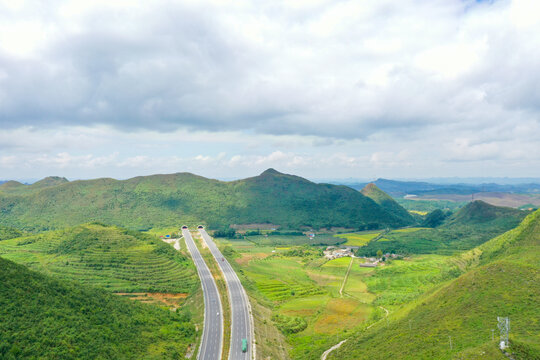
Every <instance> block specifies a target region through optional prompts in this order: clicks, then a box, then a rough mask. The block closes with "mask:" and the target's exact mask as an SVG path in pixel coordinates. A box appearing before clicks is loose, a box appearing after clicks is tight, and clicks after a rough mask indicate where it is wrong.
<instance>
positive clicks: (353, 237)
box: [334, 231, 381, 246]
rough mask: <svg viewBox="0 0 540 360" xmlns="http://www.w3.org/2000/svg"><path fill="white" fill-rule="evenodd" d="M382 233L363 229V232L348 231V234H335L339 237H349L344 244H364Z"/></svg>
mask: <svg viewBox="0 0 540 360" xmlns="http://www.w3.org/2000/svg"><path fill="white" fill-rule="evenodd" d="M380 234H381V232H380V231H363V232H356V233H348V234H336V235H334V236H335V237H338V238H345V239H347V242H346V243H344V244H343V245H349V246H364V245H366V244H367V243H368V242H370V241H371V240H373V239H375V238H376V237H377V236H379V235H380Z"/></svg>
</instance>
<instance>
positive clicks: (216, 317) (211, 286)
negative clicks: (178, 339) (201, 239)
mask: <svg viewBox="0 0 540 360" xmlns="http://www.w3.org/2000/svg"><path fill="white" fill-rule="evenodd" d="M182 234H183V235H184V239H185V240H186V246H187V248H188V250H189V252H190V254H191V257H192V258H193V262H194V263H195V266H196V267H197V272H198V273H199V278H200V279H201V284H202V289H203V293H204V325H203V335H202V339H201V346H200V347H199V354H198V355H197V359H200V360H218V359H221V351H222V348H223V315H222V314H223V309H222V306H221V299H220V297H219V292H218V288H217V286H216V282H215V280H214V277H213V276H212V273H211V272H210V269H208V266H207V265H206V263H205V262H204V259H203V257H202V255H201V253H200V252H199V249H197V246H196V245H195V242H194V241H193V238H192V237H191V233H190V232H189V229H182ZM239 359H240V358H239Z"/></svg>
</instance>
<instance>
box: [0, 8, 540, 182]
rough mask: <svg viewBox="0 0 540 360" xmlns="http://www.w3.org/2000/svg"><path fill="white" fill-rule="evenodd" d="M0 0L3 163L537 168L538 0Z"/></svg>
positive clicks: (61, 170) (367, 172)
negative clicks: (231, 0)
mask: <svg viewBox="0 0 540 360" xmlns="http://www.w3.org/2000/svg"><path fill="white" fill-rule="evenodd" d="M134 3H135V2H133V1H121V0H118V1H110V0H93V1H86V0H84V1H57V0H47V1H22V0H18V1H13V0H0V179H29V178H40V177H44V176H47V175H61V176H66V177H68V178H70V179H79V178H95V177H103V176H108V177H115V178H127V177H131V176H136V175H145V174H152V173H171V172H181V171H190V172H195V173H198V174H201V175H205V176H210V177H217V178H239V177H244V176H251V175H255V174H257V173H259V172H260V171H262V170H264V169H266V168H268V167H274V168H276V169H278V170H280V171H283V172H288V173H295V174H299V175H302V176H306V177H309V178H313V179H317V178H351V177H352V178H376V177H390V178H415V177H416V178H420V177H441V176H462V177H465V176H466V177H474V176H496V177H498V176H509V177H540V2H539V1H537V0H513V1H510V0H492V1H473V0H430V1H426V0H399V1H397V0H391V1H387V0H377V1H371V0H352V1H338V0H336V1H325V0H299V1H282V2H280V1H268V2H265V1H242V0H236V1H233V2H228V1H223V0H215V1H205V0H203V1H200V0H197V1H161V0H153V1H144V2H143V1H141V2H139V3H140V4H139V5H134Z"/></svg>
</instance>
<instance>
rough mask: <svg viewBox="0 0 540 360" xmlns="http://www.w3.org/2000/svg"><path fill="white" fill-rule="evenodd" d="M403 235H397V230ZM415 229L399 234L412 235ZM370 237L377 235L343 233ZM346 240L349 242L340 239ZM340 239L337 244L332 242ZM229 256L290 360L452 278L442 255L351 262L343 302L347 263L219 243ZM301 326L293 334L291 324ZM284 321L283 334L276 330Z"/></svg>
mask: <svg viewBox="0 0 540 360" xmlns="http://www.w3.org/2000/svg"><path fill="white" fill-rule="evenodd" d="M404 230H405V229H404ZM415 230H419V228H414V229H413V228H410V229H406V230H405V232H413V231H415ZM351 234H353V235H363V236H365V237H368V236H370V237H374V236H377V235H378V234H379V232H371V233H370V234H366V233H351ZM345 235H349V234H345ZM340 236H342V235H341V234H340ZM219 242H220V245H221V246H222V247H223V246H225V247H231V248H233V249H234V252H235V255H234V260H235V263H236V266H238V269H240V270H241V272H242V273H243V276H244V277H245V278H246V281H248V282H249V283H250V285H249V286H248V287H247V289H248V291H249V292H250V293H251V295H252V296H255V297H256V298H259V297H262V299H264V300H263V303H266V304H269V305H267V306H268V307H269V309H271V312H272V314H274V315H273V316H274V317H275V316H276V314H277V315H278V316H281V317H278V318H277V320H275V319H274V318H272V319H267V320H266V321H272V322H275V321H278V322H277V323H276V326H278V325H279V326H281V329H282V331H286V332H285V333H284V335H285V336H286V338H287V341H288V343H289V344H290V345H291V349H292V350H290V356H291V357H292V358H293V359H310V358H318V357H319V356H320V354H321V353H322V352H323V351H324V350H326V349H327V348H328V347H330V346H332V345H334V344H335V343H337V342H339V341H340V340H341V339H343V338H342V337H343V336H346V334H347V333H348V332H352V331H355V329H359V328H360V327H362V326H365V324H369V323H373V322H374V321H376V320H377V319H381V318H382V317H384V314H385V312H384V311H383V310H382V309H381V308H380V306H382V307H383V308H385V309H387V310H389V311H390V312H393V311H395V310H396V309H398V308H400V307H401V306H404V305H406V304H407V303H409V302H410V301H413V300H414V299H417V298H418V297H419V296H421V295H422V294H423V293H425V292H426V291H429V290H430V289H433V288H435V287H436V286H437V285H439V284H441V283H443V282H444V281H446V280H448V279H451V278H453V277H455V276H457V274H459V271H458V270H457V267H456V266H455V265H454V263H453V262H452V260H451V258H450V257H448V256H443V255H419V256H412V257H409V258H406V259H403V260H397V259H394V260H389V261H387V263H386V264H385V265H384V266H379V267H376V268H365V267H360V264H361V263H363V262H364V259H361V258H353V259H352V266H351V268H350V273H349V276H348V278H347V282H346V284H345V286H344V288H343V294H342V295H341V294H340V293H339V291H340V289H341V286H342V284H343V279H344V277H345V274H346V272H347V269H348V267H349V264H350V263H351V258H350V257H343V258H338V259H333V260H327V259H325V258H323V257H322V256H321V255H320V253H319V252H317V251H316V250H315V249H316V248H309V249H312V250H310V251H308V252H306V253H305V254H304V255H303V256H293V255H292V254H303V253H302V252H301V251H300V250H302V249H304V250H303V251H305V249H308V248H306V247H305V245H302V246H298V245H294V244H289V245H283V246H268V245H262V246H259V245H258V244H256V243H254V242H251V241H249V240H225V239H223V240H221V239H220V240H219ZM297 318H301V319H304V320H305V325H303V326H299V325H298V324H297V323H294V319H297ZM283 321H288V323H287V324H288V325H289V326H293V325H294V326H296V327H294V328H290V329H289V328H287V327H286V326H285V325H283V324H282V322H283ZM287 331H289V332H287Z"/></svg>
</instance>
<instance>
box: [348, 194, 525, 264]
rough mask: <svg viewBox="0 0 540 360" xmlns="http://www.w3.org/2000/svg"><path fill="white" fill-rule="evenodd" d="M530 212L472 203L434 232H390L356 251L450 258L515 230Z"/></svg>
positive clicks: (372, 253) (369, 253) (433, 230)
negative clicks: (434, 254)
mask: <svg viewBox="0 0 540 360" xmlns="http://www.w3.org/2000/svg"><path fill="white" fill-rule="evenodd" d="M527 214H529V212H527V211H522V210H516V209H511V208H505V207H498V206H493V205H489V204H487V203H485V202H483V201H479V200H477V201H474V202H471V203H469V204H467V205H466V206H464V207H463V208H462V209H461V210H459V211H458V212H457V213H456V214H454V215H452V216H451V217H450V218H449V219H447V220H446V222H445V223H444V224H443V225H441V226H439V227H437V228H434V229H423V230H418V231H414V232H391V233H390V234H387V235H385V236H384V237H383V238H381V239H379V240H377V241H372V242H370V243H369V244H368V245H367V246H365V247H362V248H360V249H359V251H360V253H361V254H362V255H374V254H375V253H376V252H377V250H379V249H380V250H382V251H383V252H396V253H404V254H426V253H438V254H447V255H451V254H453V253H455V252H456V251H461V250H470V249H472V248H474V247H476V246H479V245H481V244H483V243H484V242H486V241H488V240H490V239H492V238H494V237H495V236H498V235H500V234H502V233H504V232H506V231H509V230H511V229H513V228H515V227H516V226H517V225H519V223H520V222H521V221H522V220H523V218H525V216H527Z"/></svg>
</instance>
